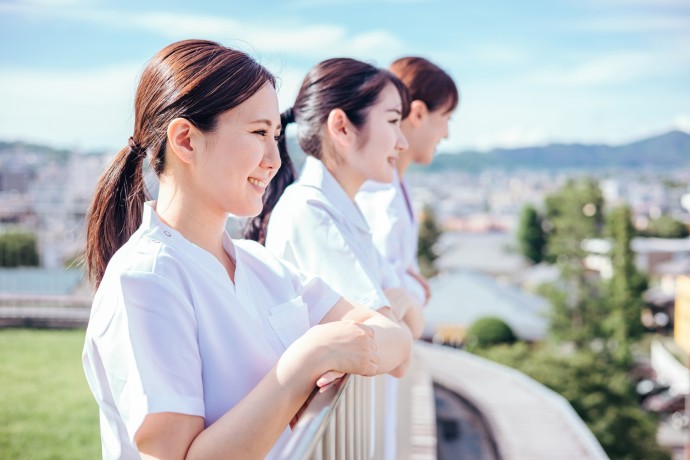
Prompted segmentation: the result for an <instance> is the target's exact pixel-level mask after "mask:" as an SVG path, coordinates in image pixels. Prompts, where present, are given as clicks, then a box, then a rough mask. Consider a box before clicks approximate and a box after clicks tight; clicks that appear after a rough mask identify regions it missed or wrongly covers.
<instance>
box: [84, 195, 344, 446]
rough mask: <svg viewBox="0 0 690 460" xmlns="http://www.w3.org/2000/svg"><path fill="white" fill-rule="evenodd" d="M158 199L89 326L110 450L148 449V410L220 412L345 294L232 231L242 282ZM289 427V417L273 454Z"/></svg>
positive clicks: (107, 280)
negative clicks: (144, 444)
mask: <svg viewBox="0 0 690 460" xmlns="http://www.w3.org/2000/svg"><path fill="white" fill-rule="evenodd" d="M154 206H155V203H154V204H149V203H147V204H146V205H145V206H144V215H143V222H142V224H141V226H140V227H139V229H138V230H137V231H136V232H135V233H134V234H133V235H132V237H131V238H130V239H129V241H128V242H127V243H126V244H125V245H124V246H123V247H122V248H121V249H120V250H119V251H117V253H116V254H115V255H114V256H113V258H112V260H111V261H110V262H109V263H108V267H107V270H106V272H105V275H104V277H103V281H102V282H101V285H100V287H99V289H98V292H97V293H96V296H95V299H94V302H93V307H92V310H91V318H90V320H89V325H88V328H87V330H86V343H85V345H84V353H83V364H84V371H85V373H86V378H87V380H88V382H89V386H90V387H91V391H92V392H93V394H94V396H95V397H96V401H97V402H98V405H99V408H100V420H101V441H102V446H103V458H107V459H110V458H113V459H115V458H118V459H123V458H124V459H129V458H137V459H138V458H139V454H138V453H137V450H136V448H135V446H134V444H133V437H134V434H135V433H136V431H137V430H138V429H139V427H140V426H141V423H142V421H143V419H144V417H145V416H146V415H147V414H150V413H155V412H177V413H182V414H189V415H198V416H201V417H204V423H205V426H209V425H210V424H212V423H213V422H215V421H216V420H217V419H218V418H219V417H221V416H222V415H223V414H224V413H225V412H227V411H228V410H229V409H231V408H232V407H233V406H235V405H236V404H237V403H238V402H239V401H240V400H241V399H242V398H244V397H245V396H246V395H247V394H248V393H249V391H251V390H252V389H253V388H254V386H256V384H257V383H258V382H259V381H260V380H261V379H262V378H263V377H264V376H265V375H266V374H267V373H268V371H269V370H270V369H271V368H272V367H273V365H274V364H275V363H276V362H277V360H278V358H279V357H280V356H281V354H282V353H283V352H284V351H285V349H286V348H287V346H288V345H290V344H291V343H292V342H293V341H294V340H295V339H296V338H298V337H299V336H301V335H302V334H303V333H304V332H305V331H306V330H307V329H308V328H309V327H310V326H313V325H316V324H318V323H319V322H320V321H321V320H322V319H323V317H324V316H325V314H326V313H327V312H328V311H329V310H330V309H331V307H332V306H333V305H334V304H335V303H336V302H337V301H338V299H339V298H340V295H339V294H337V293H335V292H334V291H333V290H332V289H330V288H329V287H328V286H327V285H326V284H325V283H324V282H323V281H321V280H320V279H318V278H310V277H306V276H305V275H303V274H302V273H300V272H299V271H297V270H296V269H295V268H294V267H291V266H290V265H289V264H286V263H284V262H282V261H280V260H278V259H277V258H276V257H274V256H273V255H271V254H270V253H269V252H268V251H266V249H265V248H263V247H262V246H261V245H259V244H257V243H255V242H253V241H235V242H233V241H232V240H231V239H230V237H229V236H228V235H227V234H225V235H224V239H223V246H224V247H225V251H226V252H227V253H228V254H229V255H230V256H231V257H232V258H233V259H234V260H235V262H236V266H237V268H236V271H235V283H234V284H233V283H232V282H231V280H230V278H229V277H228V274H227V272H226V270H225V268H224V267H223V265H222V264H221V263H220V262H219V261H218V260H217V259H216V258H215V257H213V256H212V255H211V254H210V253H208V252H207V251H205V250H203V249H201V248H200V247H198V246H196V245H195V244H193V243H191V242H190V241H188V240H186V239H185V238H184V237H183V236H182V235H181V234H180V233H178V232H176V231H175V230H173V229H172V228H170V227H168V226H166V225H165V224H163V223H162V222H161V220H160V219H159V218H158V216H157V214H156V213H155V211H154ZM288 436H289V429H288V428H287V427H286V430H285V431H284V432H283V434H282V435H281V437H280V439H279V440H278V442H277V443H276V445H275V446H274V447H273V449H272V450H271V454H269V456H268V457H269V458H270V457H271V456H272V455H275V454H277V452H279V451H280V449H281V448H282V447H283V446H284V444H285V442H286V441H287V438H288Z"/></svg>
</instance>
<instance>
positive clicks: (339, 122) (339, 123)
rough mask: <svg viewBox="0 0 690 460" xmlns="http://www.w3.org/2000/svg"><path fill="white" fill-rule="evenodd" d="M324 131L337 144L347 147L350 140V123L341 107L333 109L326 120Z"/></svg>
mask: <svg viewBox="0 0 690 460" xmlns="http://www.w3.org/2000/svg"><path fill="white" fill-rule="evenodd" d="M326 132H327V133H328V136H329V137H330V138H331V140H332V141H333V143H334V144H335V145H337V146H341V147H347V146H348V145H349V144H351V142H352V140H351V137H352V132H353V130H352V125H351V124H350V120H349V119H348V118H347V115H345V112H344V111H343V110H342V109H333V110H331V112H330V113H329V114H328V119H327V120H326Z"/></svg>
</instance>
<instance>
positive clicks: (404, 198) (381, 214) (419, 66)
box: [356, 57, 459, 304]
mask: <svg viewBox="0 0 690 460" xmlns="http://www.w3.org/2000/svg"><path fill="white" fill-rule="evenodd" d="M390 71H391V72H393V73H394V74H395V75H396V76H397V77H398V78H400V80H402V82H403V83H405V86H407V89H408V91H409V92H410V99H411V101H412V102H411V103H410V114H409V115H408V116H407V117H406V118H405V119H404V120H403V121H402V131H403V133H404V134H405V138H407V142H408V144H409V148H408V149H407V150H405V151H403V152H401V153H400V158H399V159H398V163H397V168H396V171H395V176H396V177H395V180H393V183H391V184H384V183H380V182H373V181H369V182H366V183H365V184H364V186H362V188H361V189H360V191H359V193H358V194H357V197H356V201H357V204H358V205H359V207H360V209H361V210H362V212H363V213H364V217H365V218H366V221H367V223H368V224H369V228H370V229H371V233H372V235H373V239H374V244H376V247H377V248H378V249H379V251H380V252H381V253H382V254H383V256H384V258H385V259H386V260H387V261H388V262H389V263H390V264H391V265H392V266H393V267H394V269H395V271H396V273H397V274H398V276H399V277H400V279H401V281H402V284H403V286H405V288H406V289H407V290H408V292H410V293H412V294H413V295H415V297H416V298H417V299H418V300H419V301H421V302H423V303H425V304H426V302H428V300H429V296H430V294H431V293H430V291H429V286H428V284H427V282H426V280H425V279H424V277H423V276H422V275H421V274H420V272H419V265H418V263H417V240H418V238H419V233H418V229H417V222H416V220H415V212H414V209H413V208H412V202H411V200H410V192H409V189H408V186H407V184H406V183H405V178H404V176H405V172H406V171H407V168H408V167H409V166H410V164H411V163H417V164H422V165H427V164H429V163H431V160H432V159H433V157H434V152H435V150H436V146H437V145H438V143H439V142H440V141H441V139H445V138H447V137H448V122H449V120H450V117H451V116H452V115H453V112H454V111H455V109H456V108H457V106H458V102H459V94H458V89H457V87H456V86H455V83H454V82H453V79H452V78H451V77H450V76H449V75H448V74H447V73H446V72H444V71H443V69H441V68H440V67H438V66H437V65H435V64H433V63H432V62H429V61H428V60H426V59H424V58H421V57H405V58H401V59H398V60H397V61H395V62H394V63H393V64H392V65H391V67H390Z"/></svg>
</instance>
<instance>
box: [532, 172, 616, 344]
mask: <svg viewBox="0 0 690 460" xmlns="http://www.w3.org/2000/svg"><path fill="white" fill-rule="evenodd" d="M545 205H546V218H545V219H546V226H547V228H548V245H547V260H549V261H551V262H555V263H556V264H557V266H558V267H559V269H560V272H561V279H560V280H559V282H558V283H556V284H553V285H549V286H544V287H542V288H541V289H540V291H541V293H542V295H544V296H546V297H547V298H548V299H549V300H551V303H552V305H553V309H552V311H551V334H552V336H553V337H554V338H555V339H556V340H562V341H569V342H573V343H575V345H577V346H578V347H583V346H588V345H589V343H590V341H591V340H592V339H593V338H595V337H600V334H601V326H602V325H601V321H602V319H603V311H602V306H601V301H600V298H601V296H600V292H601V289H602V287H601V283H600V282H599V281H598V280H597V279H595V278H593V277H592V276H590V275H589V274H588V273H587V271H586V270H585V266H584V259H585V257H586V255H587V254H586V252H585V251H584V249H582V241H583V240H585V239H588V238H595V237H599V236H600V235H601V230H602V226H603V225H602V222H603V208H604V200H603V196H602V194H601V190H600V189H599V185H598V183H597V182H596V181H595V180H593V179H582V180H579V181H577V180H574V179H571V180H569V181H567V182H566V183H565V184H564V185H563V187H561V188H560V189H559V190H557V191H556V192H554V193H553V194H551V195H549V196H547V197H546V200H545Z"/></svg>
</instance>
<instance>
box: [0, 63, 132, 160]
mask: <svg viewBox="0 0 690 460" xmlns="http://www.w3.org/2000/svg"><path fill="white" fill-rule="evenodd" d="M140 70H141V66H139V65H122V66H118V67H114V68H107V69H101V70H97V71H85V72H83V71H82V72H74V71H70V72H57V73H55V72H54V73H50V74H46V73H45V72H34V71H3V72H0V100H2V101H3V107H11V108H12V109H11V110H7V109H5V110H3V111H0V138H4V139H18V140H30V141H37V142H46V143H48V144H49V145H56V144H57V145H60V146H63V147H77V148H85V149H100V148H108V149H114V148H117V147H119V146H124V144H125V142H126V141H127V138H128V137H129V136H130V135H131V131H132V123H133V119H132V110H133V109H132V107H133V100H134V91H135V88H136V81H137V77H138V72H139V71H140Z"/></svg>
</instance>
